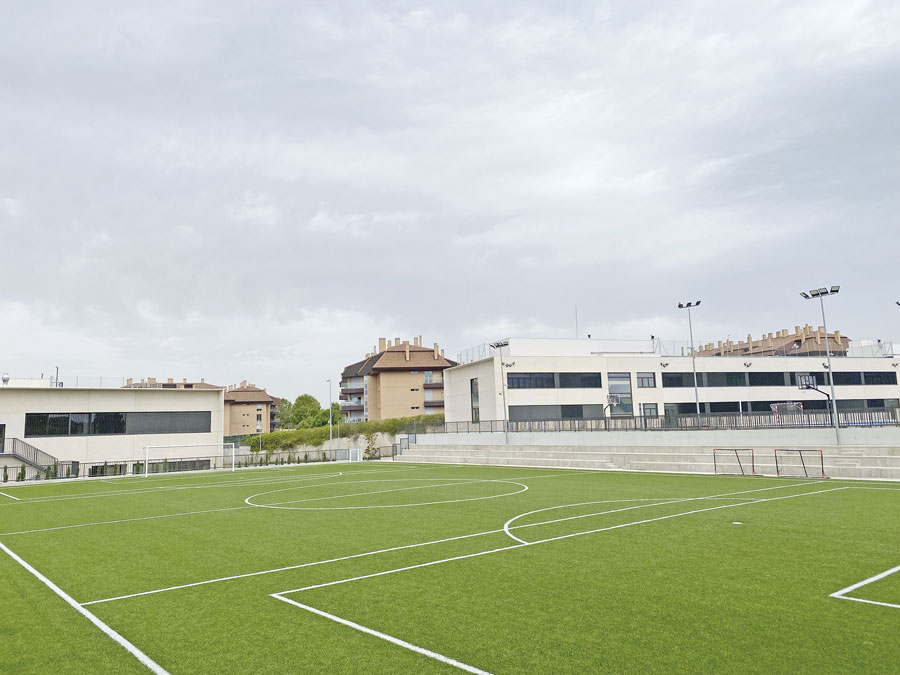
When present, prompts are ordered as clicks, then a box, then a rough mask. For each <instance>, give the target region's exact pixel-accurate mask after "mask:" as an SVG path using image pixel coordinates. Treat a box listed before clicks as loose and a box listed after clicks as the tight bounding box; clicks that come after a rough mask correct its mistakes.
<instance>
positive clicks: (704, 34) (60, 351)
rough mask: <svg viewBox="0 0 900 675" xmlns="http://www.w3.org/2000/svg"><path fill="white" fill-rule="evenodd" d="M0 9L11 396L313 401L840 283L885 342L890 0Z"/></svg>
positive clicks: (2, 270)
mask: <svg viewBox="0 0 900 675" xmlns="http://www.w3.org/2000/svg"><path fill="white" fill-rule="evenodd" d="M551 6H553V7H552V8H551ZM2 14H3V19H2V21H0V139H2V144H0V235H2V238H0V317H2V319H0V321H2V327H0V328H2V329H0V371H8V372H9V373H10V374H11V375H13V376H32V375H33V376H37V375H39V374H40V373H41V372H44V373H50V372H51V371H52V369H53V368H54V367H55V366H57V365H58V366H59V367H60V370H61V372H63V373H67V374H92V375H93V374H104V375H117V376H124V377H129V376H131V377H136V378H140V377H145V376H155V377H158V378H165V377H170V376H171V377H176V378H179V379H180V378H181V377H188V378H191V379H195V378H199V377H201V376H204V377H206V379H207V381H213V382H215V383H219V384H227V383H232V382H237V381H239V380H241V379H242V378H247V379H249V380H251V381H253V382H255V383H257V384H259V385H261V386H265V387H268V389H269V391H270V392H271V393H274V394H276V395H281V396H288V397H291V398H293V397H295V396H296V395H298V394H299V393H302V392H307V391H308V392H311V393H313V394H314V395H316V396H318V397H319V398H320V399H324V398H326V397H327V385H326V384H325V382H324V380H325V379H326V378H328V377H332V378H334V379H335V382H337V379H338V378H339V374H340V370H341V368H342V367H343V366H344V365H346V364H348V363H351V362H353V361H356V360H359V359H361V358H362V357H363V356H364V355H365V353H366V351H367V350H369V349H371V347H372V345H373V344H374V343H375V341H376V340H377V338H378V337H379V336H382V337H388V338H393V337H396V336H402V337H404V338H407V339H408V338H411V337H412V336H413V335H419V334H422V335H423V336H424V339H425V343H426V344H427V345H430V344H431V343H432V342H434V341H437V342H439V343H440V344H441V346H442V347H445V348H446V350H447V355H448V356H454V355H455V354H456V353H457V351H459V350H461V349H463V348H465V347H469V346H471V345H474V344H477V343H482V342H485V341H489V340H495V339H498V338H501V337H507V336H513V337H524V336H540V337H556V336H558V337H574V335H575V322H574V312H575V306H576V305H577V307H578V314H579V324H580V327H581V333H582V336H584V334H585V333H591V334H592V335H593V336H594V337H622V338H647V337H649V335H650V334H654V335H656V336H660V337H663V338H666V339H671V340H686V339H687V321H686V319H687V317H686V316H684V313H683V312H679V310H677V309H676V305H677V303H678V301H682V300H685V301H686V300H695V299H701V300H702V301H703V305H702V307H701V309H700V310H699V311H698V312H697V313H696V314H695V315H694V319H695V335H696V336H697V338H698V341H712V340H716V339H725V338H726V337H731V338H739V337H744V336H746V335H747V333H753V334H754V335H758V334H759V333H761V332H768V331H775V330H778V329H780V328H793V326H794V325H795V324H802V323H805V322H809V323H811V324H814V325H818V324H819V323H820V321H819V314H818V312H819V308H818V306H817V304H813V303H812V302H807V301H803V300H802V299H801V298H800V296H799V295H798V293H799V291H801V290H804V289H809V288H814V287H818V286H822V285H831V284H840V285H841V286H842V291H841V293H840V295H839V296H837V297H835V298H830V299H828V301H827V304H828V307H827V309H828V312H829V324H830V325H829V328H837V329H839V330H841V331H842V332H843V333H845V334H847V335H849V336H850V337H852V338H860V337H865V338H883V339H892V338H893V339H900V307H897V306H896V305H895V304H894V302H895V301H896V300H900V280H898V259H900V227H898V215H897V214H898V212H900V3H897V2H896V0H884V1H874V2H858V1H854V0H810V1H805V0H790V1H789V2H774V1H769V0H754V1H752V2H722V1H721V0H710V1H708V2H706V1H690V0H688V1H684V2H677V3H673V2H668V1H663V0H660V1H658V2H656V1H649V0H648V1H644V0H628V1H627V2H626V1H622V2H585V3H580V2H574V1H572V2H559V3H535V4H529V3H527V2H508V3H505V2H493V3H485V2H457V3H445V2H441V3H406V2H371V3H367V2H329V3H324V2H323V3H311V2H289V1H285V2H261V1H256V2H252V3H250V2H248V3H237V2H222V1H221V0H216V1H213V0H195V1H193V2H186V1H184V0H179V1H177V2H164V1H160V0H152V1H147V2H126V1H123V0H111V1H109V2H96V1H88V2H80V3H74V4H73V3H71V2H53V1H48V0H45V1H42V2H39V3H35V2H25V1H17V0H7V2H5V3H3V12H2ZM335 396H336V392H335Z"/></svg>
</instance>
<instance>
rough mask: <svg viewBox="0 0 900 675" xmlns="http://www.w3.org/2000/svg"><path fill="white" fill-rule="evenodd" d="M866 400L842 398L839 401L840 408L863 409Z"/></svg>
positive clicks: (838, 406)
mask: <svg viewBox="0 0 900 675" xmlns="http://www.w3.org/2000/svg"><path fill="white" fill-rule="evenodd" d="M865 407H866V402H865V401H863V400H862V399H841V400H839V401H838V402H837V408H838V410H863V409H864V408H865Z"/></svg>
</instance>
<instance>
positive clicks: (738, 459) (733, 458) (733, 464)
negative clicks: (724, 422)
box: [713, 448, 757, 476]
mask: <svg viewBox="0 0 900 675" xmlns="http://www.w3.org/2000/svg"><path fill="white" fill-rule="evenodd" d="M713 471H714V472H715V474H716V475H719V476H755V475H757V474H756V459H755V458H754V456H753V448H713Z"/></svg>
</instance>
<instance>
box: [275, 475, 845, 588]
mask: <svg viewBox="0 0 900 675" xmlns="http://www.w3.org/2000/svg"><path fill="white" fill-rule="evenodd" d="M847 489H849V488H845V487H837V488H828V489H827V490H817V491H815V492H801V493H799V494H795V495H784V496H781V497H768V498H766V499H755V500H752V501H747V502H742V503H740V504H723V505H721V506H711V507H709V508H705V509H695V510H693V511H684V512H682V513H672V514H669V515H666V516H659V517H657V518H647V519H645V520H636V521H633V522H630V523H621V524H619V525H610V526H609V527H601V528H597V529H595V530H586V531H584V532H573V533H572V534H564V535H561V536H558V537H550V538H548V539H538V540H537V541H530V542H527V543H524V544H512V545H510V546H504V547H501V548H496V549H493V550H491V551H479V552H478V553H468V554H466V555H460V556H453V557H452V558H445V559H443V560H432V561H430V562H426V563H420V564H418V565H409V566H407V567H399V568H397V569H392V570H385V571H384V572H374V573H372V574H363V575H360V576H357V577H351V578H348V579H339V580H337V581H329V582H326V583H323V584H314V585H312V586H304V587H302V588H294V589H291V590H287V591H279V593H280V594H283V595H288V594H290V593H299V592H301V591H309V590H312V589H314V588H325V587H327V586H336V585H338V584H346V583H348V582H351V581H359V580H361V579H371V578H373V577H381V576H385V575H386V574H394V573H396V572H405V571H407V570H414V569H418V568H420V567H430V566H432V565H440V564H441V563H445V562H451V561H454V560H464V559H466V558H477V557H479V556H483V555H489V554H491V553H498V552H500V551H509V550H511V549H514V548H523V547H525V546H536V545H537V544H546V543H548V542H551V541H561V540H563V539H570V538H572V537H580V536H583V535H586V534H596V533H598V532H609V531H612V530H620V529H622V528H625V527H631V526H632V525H644V524H646V523H653V522H657V521H660V520H670V519H672V518H679V517H681V516H690V515H693V514H696V513H704V512H706V511H717V510H719V509H730V508H735V507H738V506H749V505H750V504H762V503H764V502H774V501H778V500H781V499H793V498H795V497H806V496H808V495H815V494H822V493H825V492H835V491H837V490H847Z"/></svg>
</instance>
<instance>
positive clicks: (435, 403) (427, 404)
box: [425, 400, 444, 408]
mask: <svg viewBox="0 0 900 675" xmlns="http://www.w3.org/2000/svg"><path fill="white" fill-rule="evenodd" d="M425 407H426V408H443V407H444V401H443V400H440V401H425Z"/></svg>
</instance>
